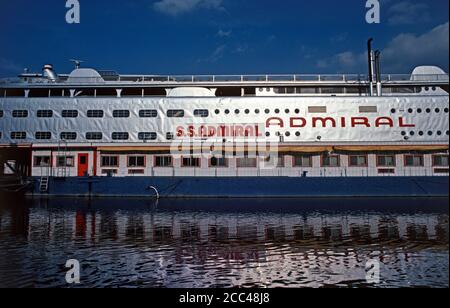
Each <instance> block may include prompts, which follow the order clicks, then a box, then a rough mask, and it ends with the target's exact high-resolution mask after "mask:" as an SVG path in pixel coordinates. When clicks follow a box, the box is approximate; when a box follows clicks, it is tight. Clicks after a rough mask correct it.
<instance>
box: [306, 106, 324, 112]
mask: <svg viewBox="0 0 450 308" xmlns="http://www.w3.org/2000/svg"><path fill="white" fill-rule="evenodd" d="M308 112H309V113H327V107H319V106H317V107H314V106H313V107H308Z"/></svg>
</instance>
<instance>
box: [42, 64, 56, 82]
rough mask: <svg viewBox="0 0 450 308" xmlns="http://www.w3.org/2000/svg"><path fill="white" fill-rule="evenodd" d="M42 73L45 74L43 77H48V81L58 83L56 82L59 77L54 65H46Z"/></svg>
mask: <svg viewBox="0 0 450 308" xmlns="http://www.w3.org/2000/svg"><path fill="white" fill-rule="evenodd" d="M42 72H43V76H44V77H47V79H48V80H50V81H52V82H56V80H57V79H58V76H57V75H56V73H55V72H54V71H53V65H51V64H46V65H44V68H43V69H42Z"/></svg>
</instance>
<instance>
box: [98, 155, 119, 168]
mask: <svg viewBox="0 0 450 308" xmlns="http://www.w3.org/2000/svg"><path fill="white" fill-rule="evenodd" d="M101 163H102V164H101V165H102V167H119V157H118V156H102V160H101Z"/></svg>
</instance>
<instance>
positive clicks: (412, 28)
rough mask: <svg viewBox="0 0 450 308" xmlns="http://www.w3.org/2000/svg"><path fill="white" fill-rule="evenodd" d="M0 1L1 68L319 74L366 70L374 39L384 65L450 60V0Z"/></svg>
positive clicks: (10, 71)
mask: <svg viewBox="0 0 450 308" xmlns="http://www.w3.org/2000/svg"><path fill="white" fill-rule="evenodd" d="M379 1H380V6H381V20H380V24H368V23H367V22H366V19H365V16H366V12H367V9H366V7H365V5H366V0H345V1H336V0H321V1H319V0H314V1H311V0H277V1H276V0H271V1H269V0H126V1H125V0H79V3H80V23H79V24H68V23H67V22H66V17H65V16H66V12H67V10H68V9H67V8H66V7H65V5H66V0H33V1H31V0H14V1H13V0H0V76H2V77H5V76H8V77H10V76H16V75H17V74H18V73H20V72H22V71H23V69H24V68H28V69H29V70H30V71H35V72H40V71H41V69H42V66H43V65H44V64H46V63H50V64H53V65H54V67H55V70H56V72H58V73H70V71H71V70H72V68H73V64H72V63H70V62H69V59H73V58H76V59H81V60H84V61H85V63H83V66H85V67H93V68H96V69H101V70H115V71H118V72H119V73H122V74H163V75H166V74H289V73H297V74H317V73H330V74H334V73H361V74H364V73H366V71H367V64H366V63H367V60H366V54H365V50H366V42H367V39H368V38H369V37H373V38H374V47H375V48H376V49H380V50H381V51H382V61H383V62H382V70H383V72H384V73H410V72H411V71H412V69H413V68H414V67H416V66H419V65H437V66H440V67H442V68H443V69H444V70H445V71H447V72H448V67H449V64H448V63H449V62H448V61H449V60H448V59H449V33H448V31H449V29H448V28H449V16H448V12H449V0H379Z"/></svg>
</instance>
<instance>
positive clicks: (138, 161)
mask: <svg viewBox="0 0 450 308" xmlns="http://www.w3.org/2000/svg"><path fill="white" fill-rule="evenodd" d="M128 167H132V168H134V167H145V156H129V157H128Z"/></svg>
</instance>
